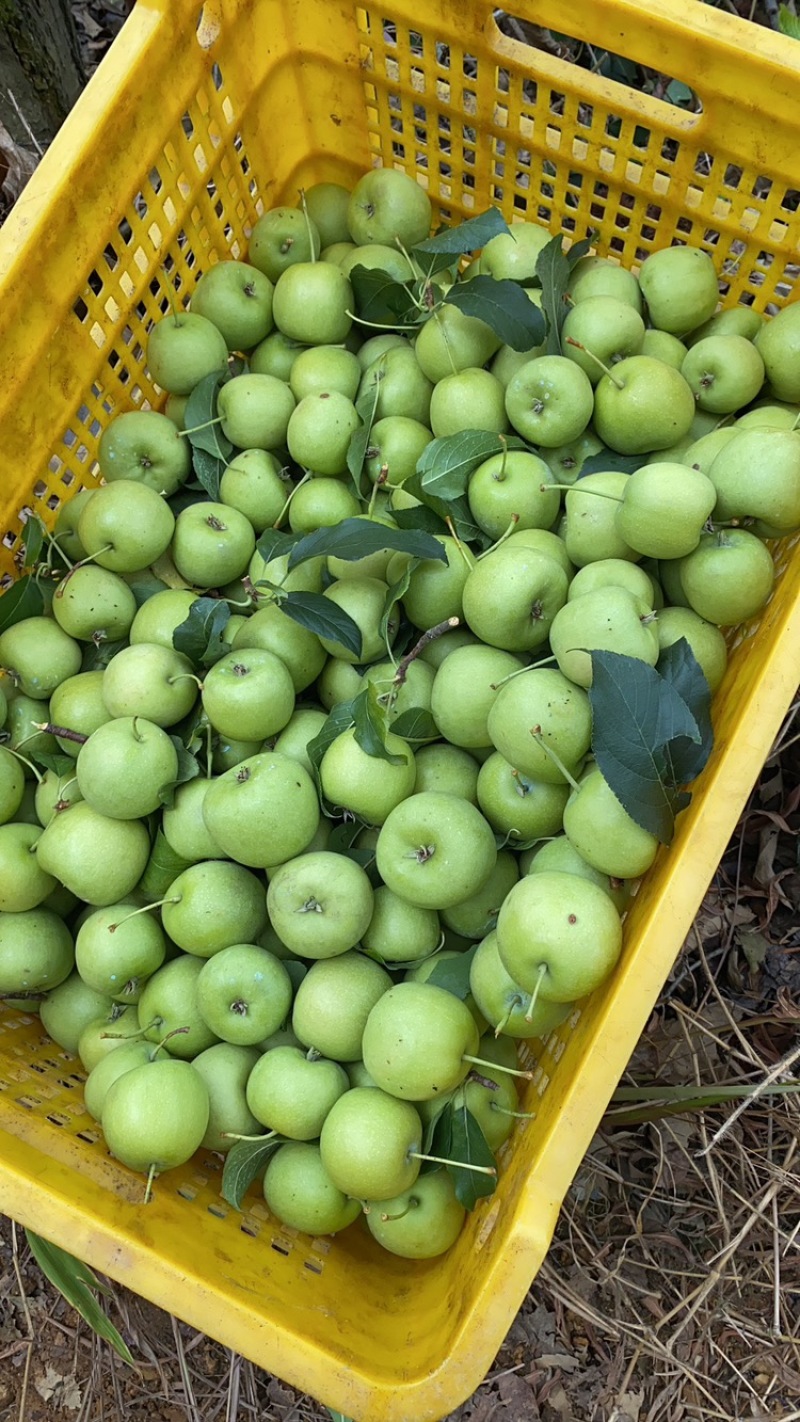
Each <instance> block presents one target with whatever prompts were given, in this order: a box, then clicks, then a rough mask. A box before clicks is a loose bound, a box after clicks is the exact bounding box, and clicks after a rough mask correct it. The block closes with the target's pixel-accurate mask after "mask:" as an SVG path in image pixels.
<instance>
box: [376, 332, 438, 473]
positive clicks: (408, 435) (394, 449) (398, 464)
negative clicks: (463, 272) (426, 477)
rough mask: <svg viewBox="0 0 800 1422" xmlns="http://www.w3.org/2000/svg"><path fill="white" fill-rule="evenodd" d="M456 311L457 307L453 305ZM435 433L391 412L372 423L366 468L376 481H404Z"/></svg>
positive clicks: (424, 426) (412, 470)
mask: <svg viewBox="0 0 800 1422" xmlns="http://www.w3.org/2000/svg"><path fill="white" fill-rule="evenodd" d="M449 309H450V310H453V311H454V310H455V307H450V308H449ZM432 439H433V434H432V432H431V430H429V429H428V427H427V425H421V424H420V423H419V420H410V419H408V418H407V416H405V415H388V416H387V417H386V418H385V419H383V420H377V421H376V422H375V424H374V425H373V426H372V429H371V431H370V436H369V444H368V445H367V454H366V462H365V465H364V467H365V469H366V472H367V475H368V477H369V478H370V479H371V481H372V483H373V484H374V483H376V482H377V480H378V478H385V481H386V483H387V484H388V485H397V484H402V483H403V482H404V480H406V479H410V478H411V476H412V475H413V474H414V473H415V472H416V468H417V463H418V461H419V459H420V458H421V457H422V454H423V452H424V451H425V450H426V449H427V447H428V445H429V444H430V442H431V440H432Z"/></svg>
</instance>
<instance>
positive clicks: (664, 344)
mask: <svg viewBox="0 0 800 1422" xmlns="http://www.w3.org/2000/svg"><path fill="white" fill-rule="evenodd" d="M639 354H640V355H646V356H652V357H653V359H654V360H660V361H663V363H664V365H671V366H674V368H675V370H680V368H681V366H682V365H683V362H684V360H685V359H686V346H685V345H684V344H683V341H679V340H678V337H677V336H671V335H670V334H669V332H668V331H656V330H653V329H649V330H647V331H645V333H644V338H643V340H642V344H641V348H640V351H639Z"/></svg>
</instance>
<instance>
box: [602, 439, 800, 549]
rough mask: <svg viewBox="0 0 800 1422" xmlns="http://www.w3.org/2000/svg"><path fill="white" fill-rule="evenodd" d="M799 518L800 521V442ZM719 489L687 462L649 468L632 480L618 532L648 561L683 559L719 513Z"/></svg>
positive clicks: (617, 519)
mask: <svg viewBox="0 0 800 1422" xmlns="http://www.w3.org/2000/svg"><path fill="white" fill-rule="evenodd" d="M797 444H798V476H799V477H798V519H800V439H798V441H797ZM716 503H717V490H716V488H715V487H714V484H713V483H712V481H711V479H709V478H707V477H706V475H705V474H701V473H700V471H699V470H694V469H687V468H686V466H685V465H682V464H671V463H662V464H645V465H644V467H643V468H641V469H637V470H636V471H635V473H633V474H631V475H629V476H628V480H627V483H626V485H625V489H624V492H623V497H622V503H621V504H619V505H618V506H617V511H616V515H615V519H614V522H615V524H616V528H617V532H618V533H619V534H620V535H621V536H622V538H623V540H624V541H625V543H627V544H628V546H629V547H630V548H633V549H634V550H635V552H637V553H640V554H642V555H643V556H644V557H646V558H683V557H685V556H686V554H687V553H691V552H692V549H693V548H696V547H697V545H698V543H699V542H700V535H701V534H702V532H703V528H704V526H705V523H706V520H707V519H708V518H709V517H710V516H711V514H712V512H714V511H715V510H714V506H715V504H716Z"/></svg>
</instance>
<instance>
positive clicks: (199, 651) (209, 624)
mask: <svg viewBox="0 0 800 1422" xmlns="http://www.w3.org/2000/svg"><path fill="white" fill-rule="evenodd" d="M230 616H231V609H230V607H229V606H228V604H227V602H224V601H222V600H221V599H220V598H215V597H199V598H197V600H196V601H195V602H193V603H192V605H191V607H190V608H189V612H188V615H187V617H186V620H185V621H184V622H181V624H180V626H178V627H176V628H175V631H174V632H173V634H172V645H173V647H174V648H175V651H176V652H182V653H183V655H184V656H185V657H188V658H189V661H190V662H191V663H192V665H193V666H196V667H210V666H213V665H214V662H218V661H219V659H220V657H224V656H225V653H226V652H229V651H230V645H229V643H227V642H226V641H225V640H224V635H223V634H224V632H225V628H226V626H227V624H228V621H229V620H230Z"/></svg>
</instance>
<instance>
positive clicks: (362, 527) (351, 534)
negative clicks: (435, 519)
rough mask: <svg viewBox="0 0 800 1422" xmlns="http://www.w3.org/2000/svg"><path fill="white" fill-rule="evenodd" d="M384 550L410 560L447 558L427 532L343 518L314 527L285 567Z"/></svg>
mask: <svg viewBox="0 0 800 1422" xmlns="http://www.w3.org/2000/svg"><path fill="white" fill-rule="evenodd" d="M385 548H392V549H393V550H394V551H395V552H396V553H410V554H411V555H412V557H414V558H438V560H439V561H440V562H446V558H447V555H446V554H445V551H444V549H443V548H442V545H441V543H440V542H439V541H438V539H436V538H432V537H431V535H430V534H429V533H420V532H418V531H417V530H416V529H402V528H388V527H387V526H386V525H385V524H383V523H368V522H367V520H366V519H363V518H345V519H343V520H342V522H341V523H337V524H336V525H335V527H333V528H317V529H315V530H314V532H313V533H307V534H306V536H305V537H304V538H301V539H300V541H299V543H296V544H295V546H294V548H293V549H292V550H291V552H290V554H289V568H290V569H291V568H296V567H297V565H298V563H304V562H305V561H306V560H307V559H308V558H320V557H322V558H327V557H330V556H331V555H335V556H336V557H337V558H344V559H345V561H346V562H348V563H351V562H354V561H355V560H356V559H357V558H365V557H366V556H367V554H368V553H379V552H382V551H383V550H384V549H385Z"/></svg>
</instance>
